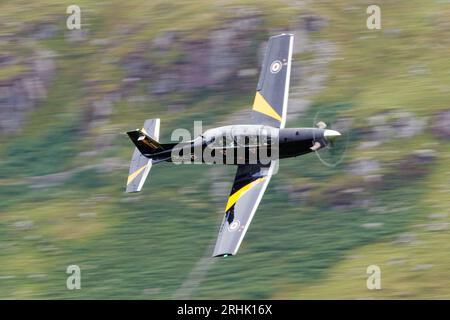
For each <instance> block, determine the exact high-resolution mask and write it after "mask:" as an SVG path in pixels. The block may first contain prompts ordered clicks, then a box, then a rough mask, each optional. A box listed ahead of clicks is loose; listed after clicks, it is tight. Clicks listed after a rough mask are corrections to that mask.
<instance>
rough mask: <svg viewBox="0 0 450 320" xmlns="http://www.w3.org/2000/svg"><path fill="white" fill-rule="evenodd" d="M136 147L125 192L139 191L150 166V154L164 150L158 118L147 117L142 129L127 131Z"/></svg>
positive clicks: (151, 161)
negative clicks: (160, 138) (160, 140)
mask: <svg viewBox="0 0 450 320" xmlns="http://www.w3.org/2000/svg"><path fill="white" fill-rule="evenodd" d="M127 134H128V136H129V137H130V139H131V141H132V142H133V143H134V145H135V146H136V148H135V149H134V152H133V156H132V158H131V163H130V171H129V173H128V180H127V188H126V192H139V191H141V189H142V186H143V185H144V182H145V179H147V176H148V173H149V172H150V169H151V168H152V163H153V160H152V159H151V155H152V154H153V153H155V152H159V151H161V150H164V149H163V147H162V146H161V144H160V143H159V142H158V140H159V119H149V120H146V121H145V123H144V127H143V128H142V129H137V130H134V131H130V132H127Z"/></svg>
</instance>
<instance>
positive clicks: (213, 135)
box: [151, 125, 332, 165]
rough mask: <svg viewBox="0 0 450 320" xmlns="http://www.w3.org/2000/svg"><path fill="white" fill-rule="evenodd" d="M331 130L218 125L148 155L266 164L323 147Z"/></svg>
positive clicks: (176, 159)
mask: <svg viewBox="0 0 450 320" xmlns="http://www.w3.org/2000/svg"><path fill="white" fill-rule="evenodd" d="M331 131H332V130H326V129H320V128H283V129H279V128H275V127H270V126H263V125H231V126H224V127H217V128H213V129H209V130H207V131H205V132H204V133H203V134H202V135H200V136H199V137H197V138H196V139H194V140H192V141H186V142H180V143H178V144H173V145H171V147H170V148H169V149H167V150H164V151H163V152H160V153H158V154H153V155H152V156H151V158H152V159H154V161H156V162H159V161H169V162H177V163H192V162H196V163H209V164H229V165H238V164H252V163H255V164H256V163H259V164H268V163H270V161H272V160H277V159H283V158H290V157H296V156H300V155H304V154H307V153H310V152H313V151H314V150H317V148H321V147H324V146H326V145H327V143H328V140H329V137H330V134H329V132H331ZM326 132H327V133H326ZM327 135H328V136H327ZM314 145H316V148H314ZM317 146H318V147H317Z"/></svg>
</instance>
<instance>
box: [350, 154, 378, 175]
mask: <svg viewBox="0 0 450 320" xmlns="http://www.w3.org/2000/svg"><path fill="white" fill-rule="evenodd" d="M380 167H381V165H380V162H379V161H377V160H374V159H368V158H360V159H356V160H355V161H353V162H352V163H350V165H349V168H348V170H349V171H350V173H352V174H354V175H358V176H366V175H369V174H372V173H374V172H376V171H378V170H380Z"/></svg>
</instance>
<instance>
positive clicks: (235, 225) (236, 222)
mask: <svg viewBox="0 0 450 320" xmlns="http://www.w3.org/2000/svg"><path fill="white" fill-rule="evenodd" d="M240 226H241V223H240V222H239V220H234V221H233V222H232V223H230V225H229V226H228V230H230V231H236V230H237V229H238V228H239V227H240Z"/></svg>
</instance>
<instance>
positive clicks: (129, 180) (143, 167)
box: [127, 164, 147, 185]
mask: <svg viewBox="0 0 450 320" xmlns="http://www.w3.org/2000/svg"><path fill="white" fill-rule="evenodd" d="M145 167H147V164H145V165H143V166H142V167H140V168H139V169H137V170H136V171H135V172H133V173H132V174H130V175H129V176H128V180H127V185H129V184H130V183H131V181H133V180H134V179H136V177H137V176H138V175H139V174H140V173H141V172H142V170H144V169H145Z"/></svg>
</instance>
